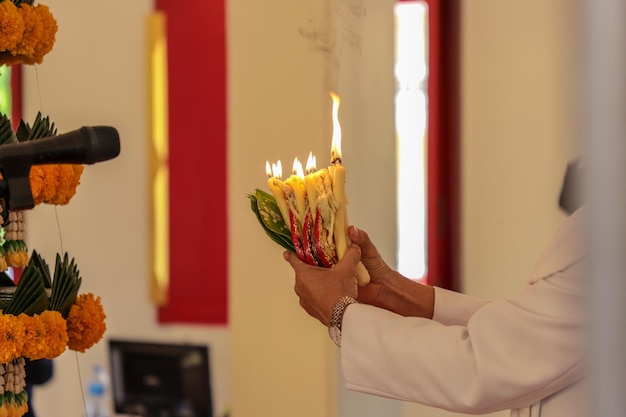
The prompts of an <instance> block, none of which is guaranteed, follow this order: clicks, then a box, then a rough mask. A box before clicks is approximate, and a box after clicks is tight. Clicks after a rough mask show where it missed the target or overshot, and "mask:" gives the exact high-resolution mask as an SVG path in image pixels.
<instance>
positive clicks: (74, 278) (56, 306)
mask: <svg viewBox="0 0 626 417" xmlns="http://www.w3.org/2000/svg"><path fill="white" fill-rule="evenodd" d="M81 282H82V279H81V277H80V271H79V270H78V266H77V265H76V264H75V263H74V259H73V258H72V260H71V261H70V260H69V255H68V254H67V252H66V253H65V255H64V256H63V259H61V256H60V255H59V254H57V256H56V263H55V266H54V279H53V280H52V295H51V296H50V306H49V308H50V310H55V311H58V312H60V313H61V315H62V316H63V317H67V315H68V314H69V312H70V308H71V307H72V304H74V302H75V301H76V297H77V295H78V289H79V288H80V284H81Z"/></svg>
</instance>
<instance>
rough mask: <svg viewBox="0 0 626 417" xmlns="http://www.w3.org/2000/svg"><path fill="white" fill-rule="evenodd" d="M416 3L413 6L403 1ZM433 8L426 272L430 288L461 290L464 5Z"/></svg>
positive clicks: (452, 0)
mask: <svg viewBox="0 0 626 417" xmlns="http://www.w3.org/2000/svg"><path fill="white" fill-rule="evenodd" d="M399 1H411V0H399ZM422 1H424V2H425V3H426V4H427V5H428V14H429V22H428V28H429V32H428V36H429V47H428V59H429V72H428V74H429V76H428V87H427V89H428V133H427V134H428V139H427V143H428V153H427V158H428V163H427V166H428V174H427V178H428V179H427V208H426V213H427V237H426V239H427V250H428V254H427V272H426V277H425V281H426V282H427V283H428V284H430V285H435V286H438V287H443V288H447V289H452V290H460V247H459V242H460V220H459V219H460V217H459V216H460V190H459V174H460V171H459V163H460V162H459V135H460V123H459V120H460V104H459V88H460V84H459V83H460V76H459V68H460V7H461V6H460V0H422Z"/></svg>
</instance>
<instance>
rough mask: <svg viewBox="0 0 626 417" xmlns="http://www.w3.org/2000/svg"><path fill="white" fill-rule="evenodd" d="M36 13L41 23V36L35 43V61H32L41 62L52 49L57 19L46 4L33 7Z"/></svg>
mask: <svg viewBox="0 0 626 417" xmlns="http://www.w3.org/2000/svg"><path fill="white" fill-rule="evenodd" d="M33 10H34V11H35V14H37V15H38V17H39V19H38V20H37V22H38V23H41V27H42V29H41V36H39V39H38V41H37V43H36V44H35V46H34V48H35V52H34V55H33V61H34V62H30V63H37V64H41V63H42V62H43V57H44V55H46V54H47V53H48V52H50V51H51V50H52V47H53V46H54V41H55V37H56V33H57V29H58V26H57V21H56V19H55V18H54V16H53V15H52V13H51V12H50V8H49V7H48V6H46V5H44V4H38V5H37V6H35V7H34V8H33Z"/></svg>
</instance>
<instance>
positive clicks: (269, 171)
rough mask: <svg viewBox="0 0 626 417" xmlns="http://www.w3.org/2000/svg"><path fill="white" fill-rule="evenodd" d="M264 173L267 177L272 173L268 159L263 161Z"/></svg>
mask: <svg viewBox="0 0 626 417" xmlns="http://www.w3.org/2000/svg"><path fill="white" fill-rule="evenodd" d="M265 175H267V178H272V177H273V176H274V174H273V173H272V166H271V165H270V161H265Z"/></svg>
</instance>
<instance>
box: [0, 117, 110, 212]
mask: <svg viewBox="0 0 626 417" xmlns="http://www.w3.org/2000/svg"><path fill="white" fill-rule="evenodd" d="M119 154H120V138H119V134H118V133H117V130H116V129H115V128H113V127H109V126H93V127H90V126H85V127H81V128H80V129H78V130H75V131H72V132H69V133H64V134H62V135H58V136H51V137H47V138H41V139H33V140H29V141H26V142H19V143H12V144H7V145H2V146H0V171H1V172H2V176H3V181H2V184H1V185H2V186H1V187H0V193H2V194H0V197H2V198H4V194H5V193H8V198H7V199H6V200H5V201H6V202H7V205H8V208H9V210H20V209H29V208H33V207H34V206H35V203H34V201H33V195H32V191H31V189H30V180H29V177H28V176H29V174H30V168H31V166H33V165H46V164H94V163H96V162H102V161H107V160H109V159H113V158H115V157H116V156H118V155H119ZM7 188H8V189H7Z"/></svg>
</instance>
